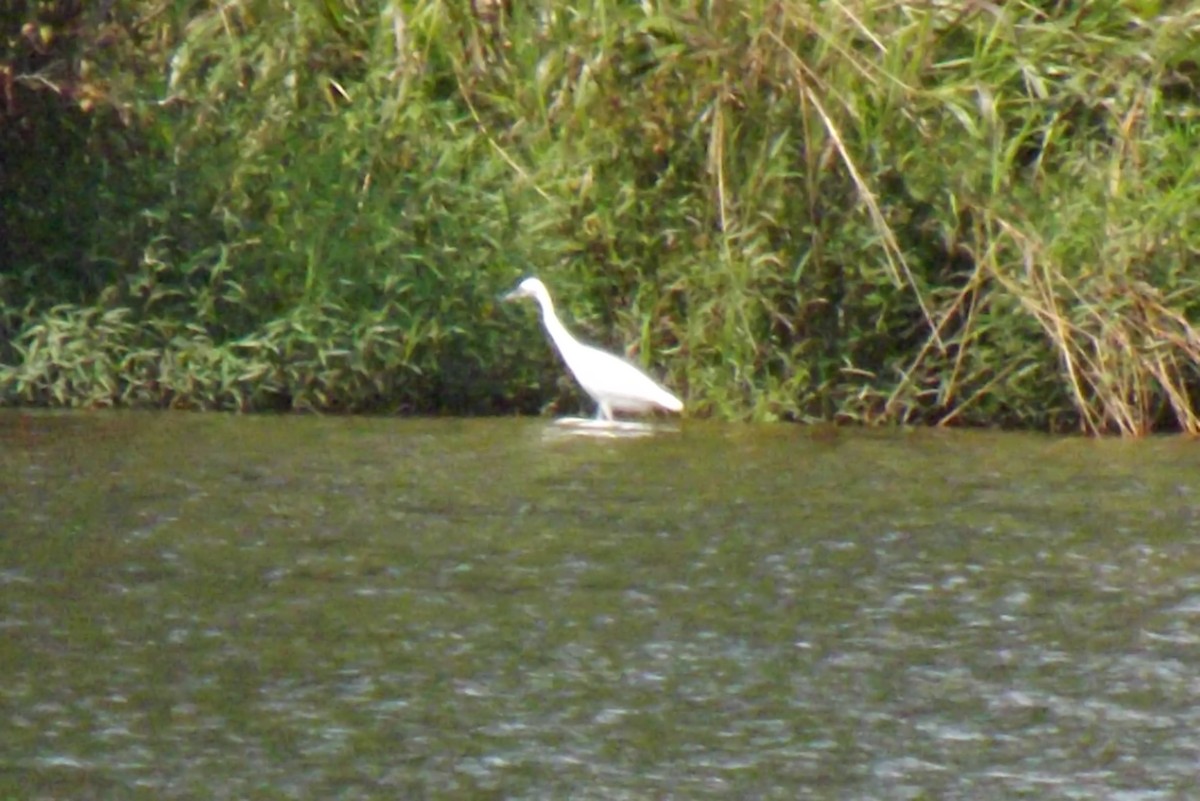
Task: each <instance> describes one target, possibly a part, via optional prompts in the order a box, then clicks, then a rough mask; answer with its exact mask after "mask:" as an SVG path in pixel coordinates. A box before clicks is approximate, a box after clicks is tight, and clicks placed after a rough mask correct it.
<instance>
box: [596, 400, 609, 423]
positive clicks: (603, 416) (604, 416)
mask: <svg viewBox="0 0 1200 801" xmlns="http://www.w3.org/2000/svg"><path fill="white" fill-rule="evenodd" d="M596 419H597V420H607V421H609V422H612V419H613V414H612V409H610V408H608V404H607V403H602V402H601V403H597V404H596Z"/></svg>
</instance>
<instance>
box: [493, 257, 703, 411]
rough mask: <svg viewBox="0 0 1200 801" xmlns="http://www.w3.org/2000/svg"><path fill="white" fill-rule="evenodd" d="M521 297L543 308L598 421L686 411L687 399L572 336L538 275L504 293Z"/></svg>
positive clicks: (546, 322) (544, 320)
mask: <svg viewBox="0 0 1200 801" xmlns="http://www.w3.org/2000/svg"><path fill="white" fill-rule="evenodd" d="M519 298H533V299H534V300H536V301H537V302H538V305H539V306H541V307H542V325H544V326H545V327H546V333H547V334H549V335H550V340H551V341H552V342H553V343H554V346H555V347H556V348H558V352H559V354H560V355H561V356H562V358H563V361H564V362H566V363H567V369H569V370H570V371H571V373H572V374H573V375H574V376H575V380H576V381H578V382H579V384H580V386H582V387H583V389H584V391H585V392H587V394H588V395H591V396H592V400H594V401H596V405H597V409H596V419H597V420H612V419H614V418H613V412H632V413H641V412H648V411H651V410H653V409H665V410H667V411H669V412H679V411H683V401H681V400H679V398H677V397H675V396H674V395H672V394H671V393H670V392H668V391H667V390H666V389H664V388H663V387H662V386H660V385H659V384H658V382H656V381H655V380H654V379H653V378H651V377H650V376H648V375H646V374H645V373H643V372H642V371H641V370H639V369H638V368H637V367H634V366H633V365H632V364H630V363H629V362H627V361H625V360H624V359H622V358H620V357H618V356H614V355H613V354H611V353H605V352H604V351H602V350H600V349H599V348H593V347H592V346H591V345H585V344H583V343H582V342H580V341H579V340H578V339H576V338H575V337H574V336H572V335H571V332H570V331H568V330H567V329H566V327H565V326H564V325H563V324H562V321H560V320H559V319H558V315H557V314H555V313H554V302H553V301H551V300H550V291H549V290H548V289H546V285H545V284H543V283H542V282H541V281H539V280H538V279H537V278H526V279H525V280H524V281H522V282H521V283H519V284H518V285H517V288H516V289H514V290H513V291H512V292H509V293H508V294H507V295H505V296H504V299H505V300H517V299H519Z"/></svg>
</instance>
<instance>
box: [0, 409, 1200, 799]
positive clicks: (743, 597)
mask: <svg viewBox="0 0 1200 801" xmlns="http://www.w3.org/2000/svg"><path fill="white" fill-rule="evenodd" d="M1198 492H1200V451H1197V449H1196V446H1195V443H1193V442H1191V441H1188V440H1183V439H1155V440H1149V441H1145V442H1121V441H1089V440H1082V439H1054V438H1048V437H1041V436H1028V435H1015V434H992V433H980V432H930V431H917V432H899V433H897V432H888V433H878V432H860V431H846V430H831V429H815V428H802V427H788V426H762V427H749V426H720V425H711V424H703V423H693V422H690V421H689V422H685V423H684V424H683V425H682V427H681V428H680V429H679V430H677V431H674V432H667V433H662V434H658V435H655V436H649V437H641V438H636V437H631V438H616V439H597V438H593V437H584V436H563V435H562V432H561V430H559V429H557V428H556V427H553V426H551V425H550V424H549V423H548V422H547V421H543V420H519V419H492V420H468V421H463V420H401V419H361V418H316V417H231V416H218V415H187V414H161V415H155V414H28V413H22V412H6V413H3V414H0V629H2V633H3V636H2V637H0V676H2V677H3V681H2V682H0V798H8V797H11V798H21V799H35V798H75V799H83V798H105V799H114V798H115V799H120V798H134V797H145V798H159V799H185V798H189V799H190V798H204V799H254V798H271V799H275V798H297V799H299V798H306V799H307V798H339V799H360V798H361V799H368V798H393V799H394V798H413V799H418V798H454V799H463V798H546V799H551V798H554V799H558V798H572V799H590V798H595V799H623V798H628V799H644V798H680V799H685V798H686V799H697V798H714V799H715V798H779V799H795V798H799V797H806V798H833V799H862V798H879V799H917V798H939V799H954V798H960V799H986V798H998V799H1001V798H1002V799H1011V798H1037V799H1076V798H1078V799H1093V798H1106V799H1158V798H1163V799H1166V798H1182V797H1187V796H1188V795H1189V794H1191V793H1193V792H1194V788H1195V786H1196V785H1195V776H1196V775H1197V764H1198V760H1200V700H1198V699H1200V633H1198V632H1200V627H1198V624H1200V556H1198V555H1197V554H1198V553H1200V550H1198V549H1197V539H1198V538H1197V535H1198V534H1200V495H1198V494H1197V493H1198Z"/></svg>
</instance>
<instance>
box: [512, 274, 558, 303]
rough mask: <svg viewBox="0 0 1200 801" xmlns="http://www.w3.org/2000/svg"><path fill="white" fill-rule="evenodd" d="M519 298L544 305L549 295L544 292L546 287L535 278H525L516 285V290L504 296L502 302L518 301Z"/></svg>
mask: <svg viewBox="0 0 1200 801" xmlns="http://www.w3.org/2000/svg"><path fill="white" fill-rule="evenodd" d="M521 298H533V299H534V300H536V301H538V302H539V303H544V302H546V301H548V300H549V299H550V293H549V292H548V291H547V290H546V285H545V284H543V283H542V282H541V281H540V280H538V279H537V278H526V279H525V280H524V281H522V282H521V283H519V284H517V288H516V289H514V290H513V291H512V292H509V293H508V294H507V295H505V296H504V300H520V299H521Z"/></svg>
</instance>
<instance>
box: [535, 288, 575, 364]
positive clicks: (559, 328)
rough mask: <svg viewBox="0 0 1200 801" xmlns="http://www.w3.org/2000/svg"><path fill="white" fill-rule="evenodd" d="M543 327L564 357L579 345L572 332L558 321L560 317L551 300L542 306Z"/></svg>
mask: <svg viewBox="0 0 1200 801" xmlns="http://www.w3.org/2000/svg"><path fill="white" fill-rule="evenodd" d="M542 325H544V326H545V327H546V333H548V334H549V335H550V339H551V340H552V341H553V342H554V344H555V345H556V346H557V347H558V351H559V353H562V354H563V355H564V356H565V355H566V352H567V351H570V350H571V349H572V348H574V347H576V346H577V345H578V344H579V340H577V339H575V337H573V336H571V332H570V331H568V330H567V327H566V326H564V325H563V324H562V321H561V320H559V319H558V315H557V314H555V313H554V304H553V303H551V302H550V301H549V300H546V302H545V303H543V304H542Z"/></svg>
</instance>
